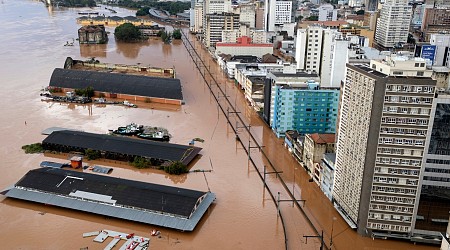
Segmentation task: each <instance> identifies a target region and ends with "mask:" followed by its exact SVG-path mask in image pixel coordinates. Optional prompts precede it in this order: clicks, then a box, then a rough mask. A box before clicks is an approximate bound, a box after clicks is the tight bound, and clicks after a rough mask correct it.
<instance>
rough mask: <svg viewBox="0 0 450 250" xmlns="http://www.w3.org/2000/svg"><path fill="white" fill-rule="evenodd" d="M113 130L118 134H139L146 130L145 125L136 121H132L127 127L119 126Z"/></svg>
mask: <svg viewBox="0 0 450 250" xmlns="http://www.w3.org/2000/svg"><path fill="white" fill-rule="evenodd" d="M112 132H113V133H114V134H118V135H137V134H140V133H142V132H144V126H142V125H137V124H136V123H131V124H129V125H127V126H125V127H118V128H117V129H116V130H113V131H112Z"/></svg>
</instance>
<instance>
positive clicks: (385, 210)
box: [333, 55, 436, 238]
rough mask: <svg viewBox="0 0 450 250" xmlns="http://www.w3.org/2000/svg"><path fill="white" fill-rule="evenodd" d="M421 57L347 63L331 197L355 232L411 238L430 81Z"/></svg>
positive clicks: (432, 89)
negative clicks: (368, 62)
mask: <svg viewBox="0 0 450 250" xmlns="http://www.w3.org/2000/svg"><path fill="white" fill-rule="evenodd" d="M430 75H431V72H429V70H427V69H426V65H425V60H424V59H421V58H408V57H405V56H402V55H400V56H399V55H393V56H390V57H387V58H386V59H385V60H380V61H375V60H372V61H371V62H370V65H367V64H355V65H350V64H347V74H346V79H345V83H344V86H343V96H342V101H341V105H340V118H339V135H338V142H337V152H336V165H335V182H334V189H333V200H334V203H335V205H336V206H337V207H338V211H339V212H340V213H341V215H342V216H343V218H345V219H346V221H347V223H348V224H349V225H350V226H351V227H352V228H357V232H358V233H359V234H361V235H366V236H375V237H378V236H379V237H390V236H391V235H395V237H398V238H402V237H403V238H409V237H410V236H411V234H412V230H413V228H414V223H415V220H416V218H415V215H416V212H417V205H418V200H419V193H420V186H419V179H420V173H421V170H422V158H423V154H424V151H425V140H426V137H427V130H428V124H429V122H430V110H431V106H432V103H433V99H434V92H435V85H436V81H435V80H433V79H431V78H430V77H429V76H430Z"/></svg>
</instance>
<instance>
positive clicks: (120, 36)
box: [114, 23, 142, 42]
mask: <svg viewBox="0 0 450 250" xmlns="http://www.w3.org/2000/svg"><path fill="white" fill-rule="evenodd" d="M114 37H115V38H116V39H117V40H119V41H123V42H134V41H139V40H141V39H142V34H141V31H140V30H139V29H138V27H136V26H135V25H134V24H132V23H124V24H121V25H119V26H117V27H116V29H115V30H114Z"/></svg>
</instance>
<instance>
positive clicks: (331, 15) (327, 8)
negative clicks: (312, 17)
mask: <svg viewBox="0 0 450 250" xmlns="http://www.w3.org/2000/svg"><path fill="white" fill-rule="evenodd" d="M336 20H337V9H335V8H334V7H333V5H331V4H323V5H320V6H319V21H336Z"/></svg>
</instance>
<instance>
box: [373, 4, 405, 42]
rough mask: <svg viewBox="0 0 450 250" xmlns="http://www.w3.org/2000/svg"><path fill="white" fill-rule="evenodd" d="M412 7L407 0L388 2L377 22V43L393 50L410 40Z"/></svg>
mask: <svg viewBox="0 0 450 250" xmlns="http://www.w3.org/2000/svg"><path fill="white" fill-rule="evenodd" d="M411 15H412V7H411V6H410V5H408V1H407V0H386V1H385V2H384V3H383V5H382V8H381V10H380V17H379V18H378V20H377V27H376V32H375V41H376V43H377V44H378V45H380V46H382V47H384V48H393V47H395V46H396V45H398V44H399V43H403V44H405V43H406V41H407V39H408V32H409V24H410V22H411Z"/></svg>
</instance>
